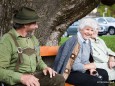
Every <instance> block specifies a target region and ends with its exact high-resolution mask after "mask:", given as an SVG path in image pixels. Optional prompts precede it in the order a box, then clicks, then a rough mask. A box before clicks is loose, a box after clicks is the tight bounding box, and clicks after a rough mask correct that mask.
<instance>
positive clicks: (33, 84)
mask: <svg viewBox="0 0 115 86" xmlns="http://www.w3.org/2000/svg"><path fill="white" fill-rule="evenodd" d="M21 83H22V84H24V85H26V86H40V83H39V79H37V78H36V77H35V76H33V75H30V74H23V75H22V76H21Z"/></svg>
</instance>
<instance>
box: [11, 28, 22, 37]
mask: <svg viewBox="0 0 115 86" xmlns="http://www.w3.org/2000/svg"><path fill="white" fill-rule="evenodd" d="M10 32H11V33H12V34H13V35H14V36H15V37H16V38H18V37H21V35H20V34H19V33H18V32H17V31H16V30H15V29H14V28H12V29H11V31H10Z"/></svg>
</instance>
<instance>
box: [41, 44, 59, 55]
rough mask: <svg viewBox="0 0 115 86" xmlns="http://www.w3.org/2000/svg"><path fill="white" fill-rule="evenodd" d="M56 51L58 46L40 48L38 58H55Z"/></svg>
mask: <svg viewBox="0 0 115 86" xmlns="http://www.w3.org/2000/svg"><path fill="white" fill-rule="evenodd" d="M58 49H59V46H40V56H55V55H57V52H58Z"/></svg>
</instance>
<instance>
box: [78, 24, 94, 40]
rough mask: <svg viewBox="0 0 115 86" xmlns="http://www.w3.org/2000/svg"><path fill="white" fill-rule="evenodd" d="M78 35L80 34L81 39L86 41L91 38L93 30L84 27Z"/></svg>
mask: <svg viewBox="0 0 115 86" xmlns="http://www.w3.org/2000/svg"><path fill="white" fill-rule="evenodd" d="M80 33H81V35H82V37H83V39H85V40H87V39H90V38H91V36H92V35H93V33H94V30H93V28H91V27H89V26H86V27H84V28H83V29H80Z"/></svg>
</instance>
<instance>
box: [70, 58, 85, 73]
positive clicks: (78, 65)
mask: <svg viewBox="0 0 115 86" xmlns="http://www.w3.org/2000/svg"><path fill="white" fill-rule="evenodd" d="M72 69H73V71H80V72H85V68H84V64H82V63H81V59H80V58H79V57H77V58H76V60H75V62H74V64H73V67H72Z"/></svg>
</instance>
